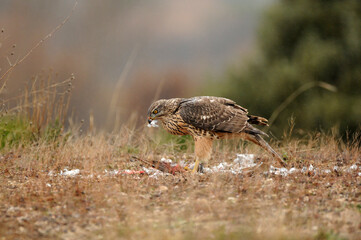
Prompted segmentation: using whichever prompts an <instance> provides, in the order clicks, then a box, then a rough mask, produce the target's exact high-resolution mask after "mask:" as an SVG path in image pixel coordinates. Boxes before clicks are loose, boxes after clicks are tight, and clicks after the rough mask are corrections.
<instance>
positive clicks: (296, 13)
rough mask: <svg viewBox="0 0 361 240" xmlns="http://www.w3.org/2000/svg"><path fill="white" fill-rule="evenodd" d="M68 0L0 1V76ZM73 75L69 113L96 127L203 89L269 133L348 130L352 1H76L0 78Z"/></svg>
mask: <svg viewBox="0 0 361 240" xmlns="http://www.w3.org/2000/svg"><path fill="white" fill-rule="evenodd" d="M73 5H74V1H70V0H69V1H68V0H61V1H60V0H59V1H45V0H28V1H21V0H2V1H1V2H0V28H1V29H2V30H1V33H0V44H1V45H0V53H1V55H0V69H1V70H0V74H1V75H2V74H3V73H4V72H5V71H6V70H7V69H8V68H9V64H12V63H15V62H16V60H17V59H20V58H21V57H23V56H24V55H25V54H26V53H27V51H28V50H29V49H31V48H32V47H33V46H34V45H35V44H36V43H37V42H38V41H39V40H41V39H42V38H43V37H44V36H46V35H47V34H48V33H50V32H51V31H52V30H53V29H54V28H55V27H56V26H57V25H58V24H60V23H61V22H62V21H63V20H64V18H65V17H66V16H68V15H69V14H70V12H71V9H72V7H73ZM71 74H74V76H75V80H74V82H73V85H72V86H73V90H72V96H71V102H70V108H69V117H70V116H71V117H72V118H73V119H75V121H80V120H81V119H84V121H85V125H87V124H89V119H90V118H94V123H95V126H96V128H97V129H103V130H107V131H112V130H116V129H117V128H119V126H120V125H121V124H123V123H129V122H131V123H137V125H138V126H143V125H144V124H145V119H146V112H147V108H148V106H149V105H150V104H151V102H152V101H153V100H154V99H158V98H171V97H191V96H196V95H215V96H223V97H228V98H231V99H233V100H235V101H237V103H239V104H240V105H242V106H244V107H246V108H248V110H249V111H250V112H251V113H252V114H254V115H260V116H264V117H266V118H269V119H270V122H271V123H272V124H271V127H270V129H269V130H270V131H271V132H272V134H274V135H275V136H277V137H281V136H282V135H283V134H284V132H285V131H288V130H289V129H290V125H293V124H294V129H295V134H300V135H304V134H307V133H308V132H309V131H310V130H311V131H314V130H317V131H319V130H321V131H329V129H331V128H332V127H335V128H336V129H338V130H339V131H340V132H341V134H342V135H345V134H346V132H349V133H350V134H351V133H354V132H356V131H357V130H359V129H360V119H361V2H360V1H359V0H345V1H332V0H329V1H324V0H279V1H277V0H237V1H235V0H223V1H217V0H200V1H165V0H163V1H161V0H159V1H158V0H151V1H150V0H147V1H145V0H144V1H130V0H128V1H119V0H108V1H97V0H80V1H78V4H77V6H76V8H75V10H74V12H73V13H72V14H71V17H70V19H69V21H68V22H67V23H66V24H64V25H63V26H62V27H61V29H60V30H59V31H58V32H56V34H55V35H53V36H52V37H51V38H49V39H48V40H46V42H44V44H43V45H41V46H40V47H39V48H37V49H36V50H35V51H34V52H33V53H32V54H31V55H30V56H29V57H28V58H27V59H26V60H25V61H24V62H23V63H22V64H21V65H19V66H17V67H16V69H15V70H14V71H13V72H12V73H11V75H10V77H9V78H8V79H7V80H6V89H4V90H3V91H1V92H0V94H1V95H0V100H4V99H9V98H11V97H13V96H17V95H19V94H21V92H22V91H24V87H25V86H26V85H28V84H29V83H30V84H31V81H33V80H34V76H39V77H49V76H51V78H54V79H55V81H60V82H61V81H63V80H64V79H66V78H69V76H70V75H71ZM3 84H4V81H3V82H1V83H0V86H1V85H3Z"/></svg>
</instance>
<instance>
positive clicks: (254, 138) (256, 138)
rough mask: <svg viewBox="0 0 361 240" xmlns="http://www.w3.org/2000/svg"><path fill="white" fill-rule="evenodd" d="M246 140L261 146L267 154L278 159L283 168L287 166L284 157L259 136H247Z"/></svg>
mask: <svg viewBox="0 0 361 240" xmlns="http://www.w3.org/2000/svg"><path fill="white" fill-rule="evenodd" d="M245 138H246V139H247V140H248V141H251V142H253V143H255V144H257V145H259V146H261V147H262V148H263V149H265V150H266V151H267V152H269V153H271V154H272V156H273V157H274V158H276V159H277V160H278V162H279V163H280V164H281V165H282V166H286V163H285V161H284V160H283V159H282V157H281V156H280V155H279V154H278V153H277V152H276V151H275V150H273V148H272V147H271V146H270V145H269V144H268V143H267V142H266V141H265V140H264V139H263V138H262V137H261V136H260V135H259V134H247V136H246V137H245Z"/></svg>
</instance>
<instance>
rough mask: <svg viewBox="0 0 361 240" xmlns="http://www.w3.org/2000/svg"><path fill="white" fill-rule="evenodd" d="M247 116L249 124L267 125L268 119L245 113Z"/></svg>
mask: <svg viewBox="0 0 361 240" xmlns="http://www.w3.org/2000/svg"><path fill="white" fill-rule="evenodd" d="M247 117H248V118H249V119H248V120H247V122H248V123H250V124H256V125H265V126H268V120H267V119H265V118H263V117H258V116H253V115H247Z"/></svg>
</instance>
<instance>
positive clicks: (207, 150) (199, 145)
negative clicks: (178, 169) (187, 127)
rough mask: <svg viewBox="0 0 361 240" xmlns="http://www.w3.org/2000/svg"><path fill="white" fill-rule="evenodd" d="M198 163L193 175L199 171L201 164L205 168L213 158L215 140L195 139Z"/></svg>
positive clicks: (195, 165)
mask: <svg viewBox="0 0 361 240" xmlns="http://www.w3.org/2000/svg"><path fill="white" fill-rule="evenodd" d="M193 139H194V150H195V154H196V162H195V164H194V168H193V170H192V172H193V173H195V172H197V171H198V168H199V164H202V166H205V165H206V164H207V163H208V160H209V159H210V158H211V153H212V145H213V139H212V138H209V137H198V136H196V137H193Z"/></svg>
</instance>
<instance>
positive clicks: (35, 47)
mask: <svg viewBox="0 0 361 240" xmlns="http://www.w3.org/2000/svg"><path fill="white" fill-rule="evenodd" d="M77 5H78V2H77V1H75V3H74V6H73V8H72V9H71V11H70V13H69V15H68V16H67V17H66V18H65V19H64V20H63V21H62V22H61V23H60V24H59V25H58V26H56V27H55V28H54V29H53V30H52V31H51V32H50V33H49V34H48V35H46V36H45V37H43V38H42V39H41V40H40V41H39V42H38V43H37V44H35V45H34V46H33V47H32V48H31V49H30V50H29V51H28V52H27V53H26V54H25V55H24V56H23V57H22V58H21V59H20V60H19V61H17V62H15V63H14V64H12V65H11V66H10V68H9V69H8V70H7V71H6V72H5V73H4V74H3V75H2V76H1V77H0V82H1V81H2V80H3V79H4V78H5V77H6V76H7V75H8V74H10V73H11V72H12V71H13V70H14V69H15V67H16V66H18V65H19V64H21V63H22V62H23V61H24V60H25V59H27V58H28V57H29V56H30V54H31V53H32V52H33V51H34V50H35V49H37V48H38V47H39V46H40V45H41V44H42V43H44V42H45V41H46V40H48V39H49V38H50V37H52V36H53V34H55V33H56V32H57V31H58V30H59V29H60V28H61V27H62V26H64V24H65V23H66V22H67V21H68V20H69V18H70V17H71V15H72V14H73V12H74V10H75V7H76V6H77Z"/></svg>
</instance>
